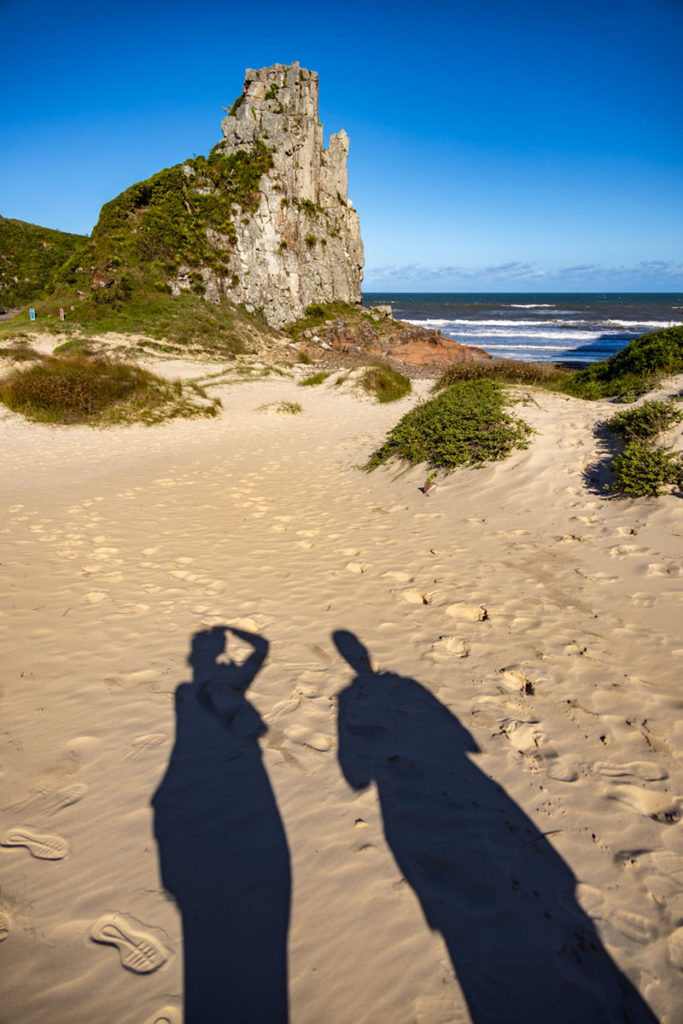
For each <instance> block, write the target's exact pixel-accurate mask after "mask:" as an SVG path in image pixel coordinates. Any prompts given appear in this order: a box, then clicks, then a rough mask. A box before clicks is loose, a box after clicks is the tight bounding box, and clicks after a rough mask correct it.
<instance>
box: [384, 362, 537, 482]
mask: <svg viewBox="0 0 683 1024" xmlns="http://www.w3.org/2000/svg"><path fill="white" fill-rule="evenodd" d="M504 404H505V394H504V392H503V389H502V388H501V387H500V385H499V384H497V383H496V382H495V381H491V380H474V381H460V382H458V383H456V384H453V385H452V386H451V387H449V388H448V389H447V390H445V391H443V392H442V393H441V394H440V395H438V396H437V397H436V398H432V399H430V400H429V401H427V402H424V403H423V404H421V405H418V406H417V407H416V408H415V409H411V411H410V412H408V413H406V415H405V416H404V417H403V418H402V419H401V420H399V422H398V423H397V424H396V426H395V427H394V428H393V430H392V431H391V432H390V434H389V436H388V438H387V440H386V441H385V443H384V444H383V445H382V446H381V447H380V448H379V449H378V450H377V451H376V452H375V453H374V454H373V455H372V456H371V458H370V460H369V462H368V464H367V468H368V469H374V468H375V467H376V466H379V465H381V464H382V463H384V462H387V461H388V460H389V459H391V458H392V457H393V456H397V457H398V458H400V459H404V460H405V461H407V462H409V463H411V464H412V465H417V464H418V463H422V462H426V463H427V464H428V465H429V466H430V467H432V468H434V469H436V468H440V467H442V468H444V469H447V470H451V469H455V468H456V467H458V466H478V465H481V464H482V463H484V462H488V461H490V460H498V459H504V458H505V457H506V456H507V455H509V454H510V452H512V451H513V450H514V449H515V448H526V447H527V446H528V444H529V435H530V434H531V432H532V431H531V428H530V427H529V426H528V425H527V424H526V423H524V422H523V421H522V420H519V419H516V418H514V417H513V416H510V415H509V414H508V413H506V412H505V411H504Z"/></svg>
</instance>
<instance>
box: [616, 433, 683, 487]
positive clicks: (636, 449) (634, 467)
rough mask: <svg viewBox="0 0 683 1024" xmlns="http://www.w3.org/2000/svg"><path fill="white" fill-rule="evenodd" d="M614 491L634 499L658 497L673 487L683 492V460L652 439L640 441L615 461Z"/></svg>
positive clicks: (677, 454) (627, 448) (629, 445)
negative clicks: (666, 488) (668, 487)
mask: <svg viewBox="0 0 683 1024" xmlns="http://www.w3.org/2000/svg"><path fill="white" fill-rule="evenodd" d="M612 472H613V474H614V480H613V482H612V483H611V484H610V485H609V489H610V490H611V491H616V492H618V493H619V494H623V495H628V496H630V497H634V498H640V497H652V498H657V497H659V495H660V494H661V493H662V491H663V489H664V488H665V487H667V486H670V485H675V486H678V487H679V488H682V489H683V458H682V457H681V455H680V454H679V453H677V452H673V451H671V449H670V448H662V447H660V446H659V445H656V444H655V443H654V442H653V441H651V440H647V439H646V440H643V439H636V440H635V441H631V443H630V444H628V445H627V446H626V448H625V449H624V451H623V452H622V453H621V454H620V455H617V456H616V457H615V459H614V461H613V462H612Z"/></svg>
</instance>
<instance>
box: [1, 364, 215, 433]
mask: <svg viewBox="0 0 683 1024" xmlns="http://www.w3.org/2000/svg"><path fill="white" fill-rule="evenodd" d="M191 390H192V391H193V392H194V394H195V395H200V396H201V397H202V398H206V396H205V395H204V393H203V392H202V391H201V389H199V388H196V387H192V388H191ZM0 401H2V402H3V403H4V404H5V405H6V406H8V408H10V409H12V410H13V411H14V412H19V413H22V414H23V415H24V416H26V417H27V418H28V419H32V420H37V421H39V422H44V423H99V424H103V423H106V422H109V423H114V422H125V421H131V420H135V419H138V420H142V421H143V422H157V421H159V420H161V419H167V418H171V417H174V416H197V415H210V416H211V415H215V414H216V412H217V404H218V403H216V402H213V403H208V402H207V403H206V404H203V403H198V402H197V401H196V400H195V401H193V400H192V398H188V395H187V394H185V393H184V389H183V385H182V384H181V383H180V381H176V382H174V383H170V382H168V381H165V380H163V379H162V378H160V377H157V376H156V375H155V374H153V373H150V372H149V371H147V370H144V369H142V367H140V366H136V365H135V364H134V363H126V362H123V361H121V360H116V359H112V358H110V357H105V356H96V357H94V358H88V356H87V355H85V354H83V353H82V352H77V353H73V354H70V355H67V356H64V357H61V358H59V357H54V356H52V357H50V358H47V359H44V360H43V361H42V362H40V363H38V364H37V365H35V366H32V367H30V368H29V369H27V370H24V371H15V372H14V373H12V374H11V375H10V376H8V377H5V378H4V379H3V380H0Z"/></svg>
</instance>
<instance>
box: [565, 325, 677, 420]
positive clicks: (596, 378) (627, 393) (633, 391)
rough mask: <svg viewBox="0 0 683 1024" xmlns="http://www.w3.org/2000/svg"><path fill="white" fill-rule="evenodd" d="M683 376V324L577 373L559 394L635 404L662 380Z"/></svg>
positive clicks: (652, 334) (644, 337)
mask: <svg viewBox="0 0 683 1024" xmlns="http://www.w3.org/2000/svg"><path fill="white" fill-rule="evenodd" d="M682 372H683V324H681V325H677V326H675V327H665V328H662V329H661V330H658V331H651V332H650V333H649V334H643V335H642V336H641V337H640V338H636V339H635V340H634V341H632V342H630V343H629V344H628V345H627V346H626V348H623V349H621V351H620V352H616V353H615V354H614V355H613V356H610V358H609V359H601V360H599V361H598V362H595V363H591V364H590V366H587V367H586V368H585V369H583V370H577V371H576V372H574V373H573V374H572V375H571V376H570V377H569V378H568V379H567V381H566V382H565V383H564V385H563V387H562V388H561V389H560V390H563V391H565V392H566V393H567V394H570V395H575V396H576V397H577V398H588V399H596V398H619V399H621V400H622V401H624V402H629V401H633V400H634V399H635V398H637V397H638V396H640V395H644V394H646V393H647V392H648V391H651V390H652V388H654V387H656V386H657V384H658V383H659V381H660V380H661V379H662V377H665V376H666V375H668V374H674V373H682Z"/></svg>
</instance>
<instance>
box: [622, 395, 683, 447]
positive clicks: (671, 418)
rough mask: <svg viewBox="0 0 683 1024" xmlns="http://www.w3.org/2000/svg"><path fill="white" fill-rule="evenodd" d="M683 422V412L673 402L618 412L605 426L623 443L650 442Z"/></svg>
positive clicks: (652, 404) (641, 406)
mask: <svg viewBox="0 0 683 1024" xmlns="http://www.w3.org/2000/svg"><path fill="white" fill-rule="evenodd" d="M681 420H683V410H682V409H681V408H680V406H679V405H678V404H677V403H676V402H675V401H674V400H673V399H671V398H670V399H667V400H666V401H664V402H657V401H650V402H643V403H642V405H638V406H636V408H635V409H627V410H625V411H624V412H618V413H617V414H616V416H613V417H612V418H611V419H610V420H607V422H606V424H605V426H606V427H607V429H608V430H609V431H610V433H612V434H614V436H615V437H619V438H621V440H622V441H636V440H638V441H645V440H650V439H652V438H654V437H656V436H657V434H660V433H661V432H662V431H664V430H668V429H669V427H672V426H673V425H674V424H676V423H680V422H681Z"/></svg>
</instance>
